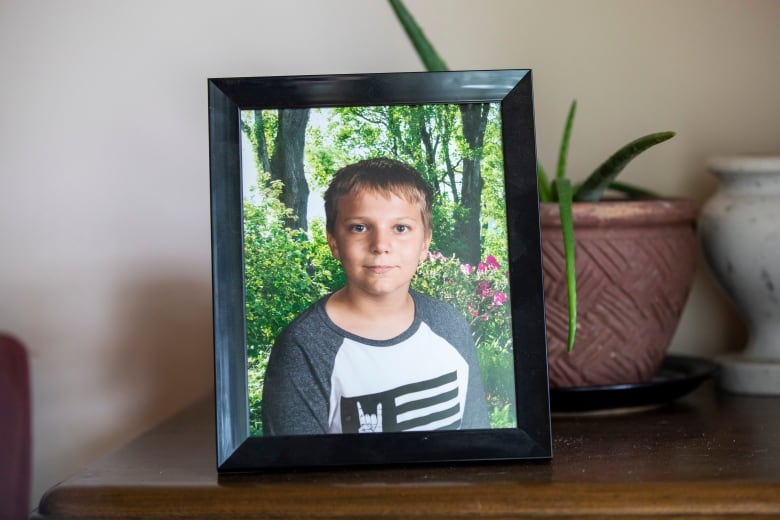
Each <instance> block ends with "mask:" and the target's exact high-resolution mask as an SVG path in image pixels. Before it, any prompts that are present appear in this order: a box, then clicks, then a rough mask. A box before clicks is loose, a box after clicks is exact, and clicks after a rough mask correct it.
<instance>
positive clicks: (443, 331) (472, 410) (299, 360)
mask: <svg viewBox="0 0 780 520" xmlns="http://www.w3.org/2000/svg"><path fill="white" fill-rule="evenodd" d="M410 293H411V295H412V298H413V300H414V305H415V317H414V321H413V323H412V325H411V326H410V327H409V328H408V329H407V330H406V331H404V332H403V333H402V334H400V335H399V336H397V337H395V338H393V339H389V340H371V339H367V338H363V337H360V336H356V335H354V334H351V333H349V332H347V331H346V330H344V329H342V328H340V327H338V326H337V325H336V324H335V323H333V321H332V320H331V319H330V318H329V317H328V315H327V313H326V311H325V303H326V302H327V298H328V297H327V296H326V297H324V298H322V299H321V300H319V301H317V302H316V303H315V304H314V305H312V306H311V307H310V308H309V309H307V310H306V311H304V312H303V313H302V314H301V315H300V316H298V317H297V318H296V319H295V320H294V321H293V322H292V323H291V324H290V325H288V326H287V328H285V330H284V331H282V333H281V334H280V335H279V337H277V339H276V343H275V344H274V347H273V349H272V350H271V356H270V359H269V361H268V367H267V371H266V375H265V384H264V388H263V407H262V409H263V432H264V435H310V434H319V433H357V432H366V431H377V432H378V431H384V432H398V431H415V430H417V431H429V430H438V429H474V428H489V422H488V416H487V404H486V400H485V393H484V390H483V387H482V380H481V377H480V374H479V365H478V363H477V357H476V350H475V348H474V344H473V340H472V336H471V330H470V327H469V324H468V322H467V321H466V320H465V318H464V317H463V315H462V314H461V313H460V312H459V311H458V310H457V309H455V308H454V307H452V306H451V305H448V304H445V303H444V302H441V301H439V300H437V299H435V298H432V297H430V296H426V295H423V294H420V293H417V292H415V291H410Z"/></svg>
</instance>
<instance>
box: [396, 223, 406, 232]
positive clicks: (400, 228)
mask: <svg viewBox="0 0 780 520" xmlns="http://www.w3.org/2000/svg"><path fill="white" fill-rule="evenodd" d="M395 231H396V232H397V233H406V232H407V231H409V226H407V225H405V224H398V225H397V226H395Z"/></svg>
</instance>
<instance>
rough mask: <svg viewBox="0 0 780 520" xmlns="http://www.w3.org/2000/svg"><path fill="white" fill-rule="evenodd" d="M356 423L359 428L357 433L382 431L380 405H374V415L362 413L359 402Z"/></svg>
mask: <svg viewBox="0 0 780 520" xmlns="http://www.w3.org/2000/svg"><path fill="white" fill-rule="evenodd" d="M357 410H358V421H360V428H359V429H358V433H372V432H373V433H377V432H381V431H382V403H379V404H378V405H376V413H375V414H373V413H363V407H362V406H360V401H358V403H357Z"/></svg>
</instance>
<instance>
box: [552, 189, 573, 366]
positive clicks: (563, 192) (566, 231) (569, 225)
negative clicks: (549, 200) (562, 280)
mask: <svg viewBox="0 0 780 520" xmlns="http://www.w3.org/2000/svg"><path fill="white" fill-rule="evenodd" d="M555 186H556V188H557V192H558V209H559V210H560V213H561V231H562V232H563V253H564V257H565V260H566V296H567V299H568V304H569V333H568V340H567V343H566V348H567V349H568V350H569V352H571V350H572V348H574V338H575V336H576V333H577V278H576V271H575V256H574V217H573V216H572V203H573V201H572V191H573V190H572V186H571V182H570V181H569V179H566V178H562V179H555Z"/></svg>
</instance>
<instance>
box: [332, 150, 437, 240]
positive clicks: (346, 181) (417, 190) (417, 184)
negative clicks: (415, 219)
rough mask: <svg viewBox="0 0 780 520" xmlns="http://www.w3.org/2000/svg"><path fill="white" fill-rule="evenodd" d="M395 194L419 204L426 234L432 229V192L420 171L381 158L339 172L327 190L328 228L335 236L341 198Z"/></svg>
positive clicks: (393, 160)
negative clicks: (348, 195) (366, 192)
mask: <svg viewBox="0 0 780 520" xmlns="http://www.w3.org/2000/svg"><path fill="white" fill-rule="evenodd" d="M361 190H362V191H368V192H374V193H379V194H381V195H389V194H391V193H392V194H394V195H396V196H398V197H401V198H402V199H405V200H407V201H408V202H410V203H413V204H418V205H419V206H420V211H421V213H422V222H423V225H424V226H425V229H426V231H429V232H430V231H431V230H432V229H433V209H432V206H433V193H432V191H431V187H430V186H428V183H427V182H425V180H424V179H423V178H422V175H420V172H418V171H417V170H415V169H414V168H412V167H411V166H409V165H408V164H405V163H402V162H401V161H396V160H395V159H387V158H384V157H379V158H376V159H366V160H363V161H359V162H356V163H354V164H350V165H347V166H345V167H343V168H342V169H340V170H339V171H337V172H336V174H335V175H334V176H333V179H332V180H331V182H330V186H328V189H327V190H326V191H325V227H326V229H327V230H328V232H330V233H333V228H334V226H335V224H336V218H337V215H336V213H337V207H338V201H339V198H340V197H342V196H344V195H347V194H349V193H352V192H356V191H361Z"/></svg>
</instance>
